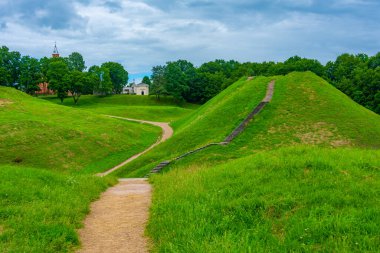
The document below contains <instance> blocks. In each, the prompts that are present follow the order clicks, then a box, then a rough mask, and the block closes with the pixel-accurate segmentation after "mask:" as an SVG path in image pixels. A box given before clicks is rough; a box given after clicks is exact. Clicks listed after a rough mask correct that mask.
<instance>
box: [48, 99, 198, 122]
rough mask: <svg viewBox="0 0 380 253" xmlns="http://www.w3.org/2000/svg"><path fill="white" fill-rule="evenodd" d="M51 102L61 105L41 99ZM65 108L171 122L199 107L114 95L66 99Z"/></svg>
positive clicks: (168, 101)
mask: <svg viewBox="0 0 380 253" xmlns="http://www.w3.org/2000/svg"><path fill="white" fill-rule="evenodd" d="M41 98H43V99H45V100H48V101H50V102H53V103H56V104H61V102H60V100H59V99H58V98H56V97H51V96H48V97H41ZM63 105H65V106H71V107H74V108H79V109H84V110H88V111H92V112H94V113H98V114H109V115H115V116H120V117H128V118H134V119H143V120H151V121H162V122H171V121H173V120H177V119H179V118H182V117H184V116H186V115H188V114H190V113H191V112H192V111H193V110H194V109H196V108H198V105H195V104H189V103H183V104H182V105H178V104H177V103H176V102H175V101H174V99H173V98H172V97H165V96H164V97H161V98H160V99H159V100H157V99H156V98H155V97H154V96H133V95H112V96H106V97H103V96H93V95H85V96H81V98H80V100H79V103H78V104H77V105H75V104H74V102H73V99H71V98H66V99H65V100H64V102H63Z"/></svg>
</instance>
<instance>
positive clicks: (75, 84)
mask: <svg viewBox="0 0 380 253" xmlns="http://www.w3.org/2000/svg"><path fill="white" fill-rule="evenodd" d="M90 82H91V79H90V77H89V76H88V73H84V72H81V71H79V70H73V71H71V72H69V73H67V74H66V75H65V83H66V85H67V90H68V91H69V92H70V93H71V96H72V98H73V99H74V103H75V104H77V103H78V100H79V98H80V96H81V95H82V92H83V88H84V87H85V86H86V85H88V83H90Z"/></svg>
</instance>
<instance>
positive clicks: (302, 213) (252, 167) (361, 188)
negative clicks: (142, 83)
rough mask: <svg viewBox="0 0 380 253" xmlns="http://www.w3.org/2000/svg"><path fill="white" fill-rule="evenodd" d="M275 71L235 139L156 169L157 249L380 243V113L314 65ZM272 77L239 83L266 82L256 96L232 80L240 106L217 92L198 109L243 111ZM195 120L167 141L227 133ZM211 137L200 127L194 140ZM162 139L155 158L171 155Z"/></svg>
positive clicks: (153, 229) (344, 248)
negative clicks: (258, 107) (266, 99)
mask: <svg viewBox="0 0 380 253" xmlns="http://www.w3.org/2000/svg"><path fill="white" fill-rule="evenodd" d="M273 79H275V80H276V86H275V93H274V97H273V100H272V102H271V103H270V104H268V105H267V106H266V107H265V108H264V110H263V111H262V112H261V113H260V114H259V115H258V116H257V117H255V118H254V119H253V120H252V121H251V122H250V124H249V125H248V127H247V129H246V130H245V131H244V132H243V133H242V134H241V135H239V136H238V137H237V138H236V139H235V140H233V141H232V142H231V143H230V144H229V145H228V146H213V147H211V148H209V149H206V150H204V151H202V152H199V153H197V154H194V155H190V156H188V157H186V158H184V159H182V160H179V161H177V162H175V163H174V164H171V165H170V166H169V167H167V168H166V169H165V171H164V173H163V174H162V175H157V176H154V177H153V179H152V182H153V184H154V189H155V190H154V195H153V207H152V212H151V219H150V222H149V227H148V233H149V235H150V237H151V238H152V239H153V241H154V250H153V251H154V252H166V251H168V252H290V251H292V252H293V251H295V252H313V251H322V252H327V251H328V252H330V251H332V252H377V251H379V245H380V241H379V236H380V234H379V232H378V229H377V228H378V227H379V225H380V219H379V217H380V216H379V214H380V213H379V209H378V206H379V201H378V200H377V196H378V195H379V193H380V188H379V186H380V177H379V176H380V153H379V151H378V148H379V147H380V117H379V116H378V115H376V114H375V113H373V112H371V111H369V110H367V109H365V108H364V107H361V106H360V105H357V104H356V103H354V102H353V101H352V100H350V99H349V98H348V97H346V96H345V95H343V94H342V93H341V92H339V91H338V90H336V89H335V88H334V87H332V86H331V85H330V84H328V83H327V82H325V81H324V80H322V79H321V78H319V77H317V76H315V75H314V74H312V73H310V72H306V73H291V74H289V75H287V76H278V77H273ZM268 80H270V78H269V79H264V78H263V79H261V78H257V79H255V80H254V81H251V82H246V83H242V84H243V85H246V86H249V85H257V86H258V87H259V86H261V87H262V88H263V91H261V92H262V93H261V94H260V95H259V93H257V97H256V96H254V95H252V93H242V92H234V90H230V92H229V96H230V97H235V96H236V97H238V100H237V101H239V102H240V103H238V105H237V106H235V107H234V105H235V104H232V103H231V104H230V103H228V102H227V103H225V102H226V97H223V96H220V97H219V96H217V97H215V98H214V100H213V101H212V102H213V103H215V104H214V105H212V104H211V103H210V104H211V105H210V104H206V105H204V107H202V108H201V109H200V110H199V111H198V112H196V113H199V115H200V120H202V119H203V118H202V117H201V116H202V115H205V118H206V117H207V113H202V112H201V110H207V109H208V107H209V106H210V107H211V108H212V107H214V106H218V104H219V103H225V104H224V105H223V106H222V107H221V108H222V109H223V108H235V109H236V112H239V111H241V109H239V108H243V104H244V101H247V100H243V97H247V98H248V97H250V98H252V100H256V101H255V103H256V104H257V103H258V101H260V100H261V99H262V97H263V96H264V95H263V93H264V92H265V91H264V90H265V88H266V83H267V82H268ZM235 85H236V84H235ZM226 91H228V90H226ZM227 110H228V109H227ZM210 115H212V114H210ZM212 117H214V115H212ZM218 117H219V118H218V122H230V121H229V119H230V118H231V117H233V116H230V115H228V116H227V115H223V114H221V113H220V112H218ZM215 118H217V117H215ZM188 120H189V121H186V119H183V120H181V121H178V122H176V123H175V124H178V132H177V136H181V135H182V134H183V136H182V138H178V139H177V140H176V142H175V144H174V143H172V144H171V145H172V147H171V146H167V147H165V148H167V149H169V150H170V152H174V153H175V152H176V151H175V150H174V148H173V147H174V145H176V147H178V146H185V147H187V148H190V146H193V147H196V143H194V140H193V139H196V138H197V137H194V136H191V138H186V135H187V133H188V132H190V131H191V130H190V129H197V130H198V131H201V130H202V129H205V130H206V132H207V133H209V131H214V133H215V136H214V138H215V139H212V140H216V139H218V138H219V140H222V139H223V138H224V137H225V136H226V133H225V132H222V131H220V132H218V131H219V130H220V128H219V127H218V128H216V127H215V128H214V127H212V125H211V124H215V123H213V119H212V118H210V120H209V122H210V123H207V124H202V123H201V121H198V120H197V117H196V116H195V114H194V115H193V119H191V116H190V117H189V118H188ZM198 124H199V125H202V127H200V128H197V125H198ZM226 125H229V127H230V128H232V129H233V127H232V126H233V125H234V126H236V125H237V123H232V122H230V123H226ZM226 125H225V126H224V127H225V128H224V129H225V130H226V129H227V126H226ZM187 126H188V127H189V128H188V129H187ZM215 126H216V125H215ZM181 131H182V132H181ZM217 135H219V137H217ZM207 137H208V135H203V134H200V135H199V138H200V139H196V140H197V143H202V142H203V141H206V142H208V141H210V139H207ZM173 139H174V137H173ZM168 143H169V142H168ZM160 148H163V147H158V148H157V150H155V151H154V152H157V154H159V155H158V156H157V158H158V159H159V158H162V160H163V159H165V158H166V157H170V153H169V152H167V153H165V152H163V151H160ZM159 151H160V152H159ZM154 154H155V153H153V152H152V154H148V156H146V157H143V158H142V159H146V158H147V157H149V155H150V156H151V157H153V155H154ZM138 162H139V161H136V163H138ZM124 173H125V175H128V174H127V173H128V171H125V172H124ZM131 175H133V173H131Z"/></svg>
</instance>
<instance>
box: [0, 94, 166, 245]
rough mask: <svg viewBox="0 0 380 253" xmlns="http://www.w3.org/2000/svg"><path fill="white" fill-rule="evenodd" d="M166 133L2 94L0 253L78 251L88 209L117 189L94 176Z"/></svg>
mask: <svg viewBox="0 0 380 253" xmlns="http://www.w3.org/2000/svg"><path fill="white" fill-rule="evenodd" d="M160 133H161V129H159V128H157V127H153V126H150V125H143V124H138V123H133V122H128V121H124V120H118V119H112V118H109V117H105V116H100V115H97V114H95V113H93V112H89V111H85V110H78V109H76V108H69V107H64V106H59V105H55V104H53V103H50V102H48V101H43V100H41V99H36V98H32V97H30V96H28V95H26V94H24V93H22V92H19V91H17V90H15V89H11V88H5V87H0V178H1V180H0V252H71V251H74V250H75V249H76V248H78V247H79V244H80V242H79V238H78V234H77V232H76V230H77V229H78V228H80V227H81V226H82V222H83V220H84V218H85V215H86V214H87V213H88V212H89V205H90V203H91V202H92V201H94V200H95V199H97V198H98V197H99V195H100V193H101V192H102V191H104V190H105V189H106V188H107V187H108V186H110V185H111V184H114V183H116V180H115V178H114V177H106V178H98V177H95V176H93V174H94V173H97V172H100V171H104V170H106V169H109V168H111V167H112V166H115V165H116V164H118V163H120V162H122V161H124V160H126V159H127V158H129V157H130V156H132V155H134V154H136V153H138V152H139V151H142V150H144V149H146V148H147V147H148V146H150V145H151V144H153V143H154V142H155V141H156V140H157V138H158V136H159V135H160Z"/></svg>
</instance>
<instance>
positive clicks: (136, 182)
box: [78, 116, 173, 253]
mask: <svg viewBox="0 0 380 253" xmlns="http://www.w3.org/2000/svg"><path fill="white" fill-rule="evenodd" d="M109 117H113V118H118V119H123V120H129V121H136V122H140V123H145V124H151V125H155V126H159V127H161V129H162V136H161V138H160V139H159V140H158V141H157V142H156V143H154V144H153V145H152V146H150V147H149V148H147V149H145V150H144V151H143V152H140V153H138V154H136V155H134V156H132V157H130V158H129V159H127V160H125V161H124V162H122V163H120V164H119V165H117V166H115V167H113V168H111V169H109V170H107V171H105V172H103V173H99V174H97V175H98V176H101V177H102V176H106V175H108V174H110V173H112V172H113V171H115V170H117V169H119V168H121V167H122V166H124V165H125V164H127V163H129V162H131V161H133V160H134V159H136V158H137V157H139V156H140V155H142V154H144V153H146V152H148V151H149V150H151V149H152V148H154V147H155V146H157V145H158V144H159V143H161V142H164V141H165V140H167V139H168V138H170V137H171V136H172V135H173V129H172V128H171V127H170V126H169V124H168V123H163V122H153V121H146V120H136V119H129V118H123V117H117V116H109ZM150 203H151V186H150V185H149V183H148V181H147V180H146V179H144V178H134V179H119V183H118V184H117V185H115V186H113V187H111V188H109V189H108V190H107V191H106V192H104V193H103V194H102V195H101V196H100V198H99V200H97V201H95V202H94V203H92V204H91V212H90V214H89V215H88V216H87V217H86V220H85V221H84V227H83V228H82V229H80V230H79V237H80V240H81V243H82V248H81V249H80V250H79V251H78V252H80V253H87V252H88V253H90V252H91V253H96V252H99V253H107V252H110V253H111V252H112V253H117V252H131V253H133V252H136V253H137V252H139V253H140V252H148V241H147V238H146V237H144V229H145V225H146V222H147V220H148V216H149V207H150Z"/></svg>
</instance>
